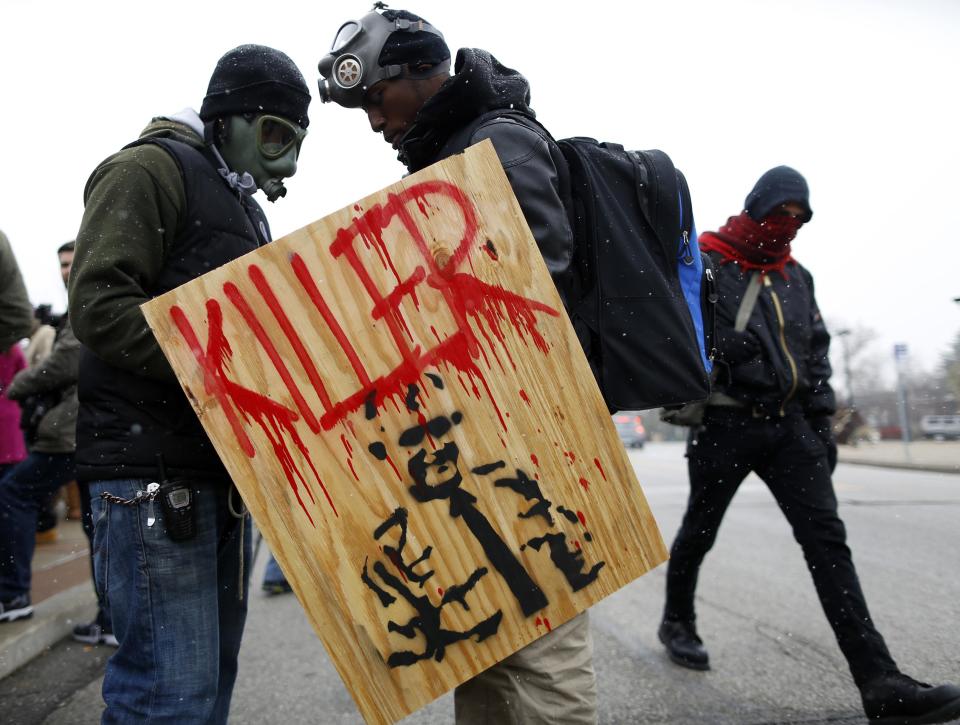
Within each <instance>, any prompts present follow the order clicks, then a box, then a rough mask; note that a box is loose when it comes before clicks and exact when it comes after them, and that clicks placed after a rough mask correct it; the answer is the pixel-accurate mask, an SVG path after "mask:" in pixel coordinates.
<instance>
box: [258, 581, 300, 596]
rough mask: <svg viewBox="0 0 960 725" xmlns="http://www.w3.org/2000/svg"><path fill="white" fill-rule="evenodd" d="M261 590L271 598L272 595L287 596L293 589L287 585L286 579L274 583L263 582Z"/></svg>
mask: <svg viewBox="0 0 960 725" xmlns="http://www.w3.org/2000/svg"><path fill="white" fill-rule="evenodd" d="M261 589H263V591H265V592H266V593H267V595H268V596H273V595H274V594H289V593H290V592H292V591H293V587H291V586H290V585H289V584H288V583H287V580H286V579H281V580H280V581H275V582H267V581H265V582H264V583H263V586H262V587H261Z"/></svg>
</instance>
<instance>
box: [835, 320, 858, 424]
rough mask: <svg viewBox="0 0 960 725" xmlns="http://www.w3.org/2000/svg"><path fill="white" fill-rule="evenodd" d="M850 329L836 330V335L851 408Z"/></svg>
mask: <svg viewBox="0 0 960 725" xmlns="http://www.w3.org/2000/svg"><path fill="white" fill-rule="evenodd" d="M851 332H852V330H850V329H846V328H845V329H843V330H837V332H836V335H837V337H839V338H841V341H840V342H841V344H842V345H843V375H844V378H845V379H846V382H847V407H848V408H850V410H853V409H854V408H855V407H856V406H855V404H854V402H853V376H852V375H851V374H850V341H849V337H850V333H851Z"/></svg>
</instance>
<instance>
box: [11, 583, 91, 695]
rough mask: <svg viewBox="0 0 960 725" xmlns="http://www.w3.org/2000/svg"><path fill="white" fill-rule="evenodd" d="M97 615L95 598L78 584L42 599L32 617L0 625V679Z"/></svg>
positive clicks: (34, 609) (88, 585)
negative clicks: (75, 625) (77, 624)
mask: <svg viewBox="0 0 960 725" xmlns="http://www.w3.org/2000/svg"><path fill="white" fill-rule="evenodd" d="M96 613H97V598H96V597H95V596H94V594H93V589H92V587H91V586H90V583H89V582H85V583H83V584H78V585H76V586H75V587H72V588H70V589H67V590H66V591H63V592H60V593H59V594H55V595H54V596H52V597H50V598H49V599H45V600H43V601H42V602H40V603H39V604H37V605H36V606H35V607H34V608H33V616H32V617H31V618H30V619H23V620H19V621H17V622H11V623H9V624H3V625H0V679H3V678H4V677H6V676H7V675H9V674H11V673H12V672H13V671H14V670H16V669H18V668H19V667H22V666H23V665H25V664H27V662H29V661H30V660H32V659H33V658H34V657H37V656H38V655H40V654H43V652H45V651H46V650H47V649H49V648H50V647H51V646H53V645H54V644H56V643H57V642H59V641H60V640H61V639H63V638H64V637H66V636H67V635H69V634H70V632H72V631H73V625H74V624H75V623H77V622H86V621H89V620H90V619H92V618H93V617H94V615H96Z"/></svg>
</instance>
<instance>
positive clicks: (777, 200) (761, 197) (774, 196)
mask: <svg viewBox="0 0 960 725" xmlns="http://www.w3.org/2000/svg"><path fill="white" fill-rule="evenodd" d="M788 201H795V202H797V203H798V204H802V205H803V206H804V207H806V209H807V214H806V216H805V217H804V218H803V222H804V223H806V222H808V221H810V219H811V217H813V210H812V209H811V208H810V189H809V188H807V180H806V179H804V178H803V176H802V175H801V174H800V172H799V171H796V170H795V169H791V168H790V167H789V166H777V167H775V168H773V169H770V170H769V171H768V172H767V173H765V174H764V175H763V176H761V177H760V180H759V181H757V183H756V185H754V187H753V191H751V192H750V193H749V194H747V198H746V200H745V201H744V202H743V208H744V209H746V210H747V214H749V215H750V218H751V219H753V220H754V221H756V222H759V221H762V220H763V219H764V217H766V216H767V215H768V214H769V213H770V212H772V211H773V210H774V209H776V208H777V207H778V206H780V205H781V204H786V203H787V202H788Z"/></svg>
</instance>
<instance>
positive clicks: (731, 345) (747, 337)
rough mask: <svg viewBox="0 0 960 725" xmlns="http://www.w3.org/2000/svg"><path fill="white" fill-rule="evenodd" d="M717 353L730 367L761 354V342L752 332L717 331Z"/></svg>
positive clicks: (730, 329)
mask: <svg viewBox="0 0 960 725" xmlns="http://www.w3.org/2000/svg"><path fill="white" fill-rule="evenodd" d="M717 352H718V353H720V359H721V360H723V361H725V362H727V363H728V364H730V365H737V364H739V363H743V362H747V361H748V360H752V359H753V358H755V357H757V356H758V355H759V354H760V340H758V339H757V336H756V335H754V334H753V333H752V332H749V331H744V332H737V331H736V330H734V329H733V328H727V329H721V330H718V331H717Z"/></svg>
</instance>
